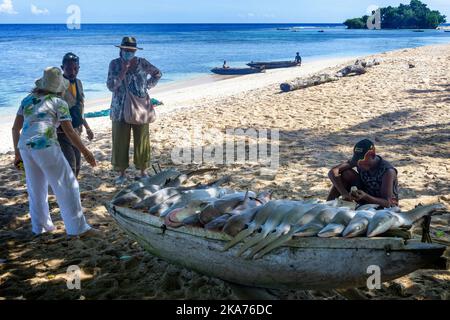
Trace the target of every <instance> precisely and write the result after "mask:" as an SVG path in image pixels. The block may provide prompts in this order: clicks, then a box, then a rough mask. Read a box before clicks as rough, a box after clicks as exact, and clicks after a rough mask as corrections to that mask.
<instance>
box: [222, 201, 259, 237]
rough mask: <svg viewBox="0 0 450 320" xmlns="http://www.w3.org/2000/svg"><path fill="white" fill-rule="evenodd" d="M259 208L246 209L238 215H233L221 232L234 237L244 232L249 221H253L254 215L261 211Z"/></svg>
mask: <svg viewBox="0 0 450 320" xmlns="http://www.w3.org/2000/svg"><path fill="white" fill-rule="evenodd" d="M261 207H262V206H259V207H254V208H248V209H246V210H244V211H242V212H241V213H240V214H233V215H232V217H231V218H230V219H229V220H228V221H227V223H226V224H225V225H224V227H223V229H222V231H223V232H225V233H226V234H228V235H229V236H232V237H235V236H236V235H237V234H238V233H239V232H241V231H242V230H244V228H245V226H246V225H247V224H248V223H250V221H251V220H253V218H254V217H255V215H256V213H257V212H258V210H260V209H261Z"/></svg>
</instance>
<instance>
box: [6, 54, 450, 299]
mask: <svg viewBox="0 0 450 320" xmlns="http://www.w3.org/2000/svg"><path fill="white" fill-rule="evenodd" d="M377 57H379V58H381V59H382V60H383V63H382V64H381V65H380V66H377V67H374V68H372V69H370V71H369V72H368V73H367V74H365V75H362V76H358V77H349V78H345V79H342V80H340V81H339V82H334V83H329V84H325V85H322V86H318V87H314V88H309V89H306V90H299V91H295V92H291V93H286V94H280V92H279V87H278V83H272V84H270V85H267V86H265V87H259V88H256V89H252V90H250V91H248V90H247V91H242V92H236V91H234V90H233V91H232V92H231V94H230V95H228V94H227V91H224V94H223V96H214V97H205V98H194V100H192V101H191V102H190V105H188V104H186V106H195V107H196V108H188V109H183V110H179V111H177V112H169V113H165V114H162V115H160V117H159V119H158V121H157V122H156V123H154V124H153V125H152V131H153V134H152V151H153V159H154V160H155V161H156V160H157V161H159V162H160V163H161V165H162V166H163V167H170V166H172V162H171V159H170V152H171V150H172V149H173V147H174V146H176V145H179V143H180V141H181V140H183V138H185V137H183V138H180V137H179V136H178V135H177V133H179V132H180V131H179V130H180V129H188V130H193V128H194V127H197V126H202V127H203V128H204V129H210V128H216V129H218V130H219V131H223V130H225V129H226V128H256V129H267V128H278V129H280V154H281V158H280V162H281V167H280V168H279V170H278V171H277V172H276V175H274V176H265V175H264V174H263V175H262V174H261V173H263V172H264V168H262V167H261V166H260V165H257V164H256V165H239V164H236V165H230V166H223V167H221V172H220V174H221V175H223V174H230V175H232V176H233V177H234V180H233V182H232V183H231V186H232V187H233V188H241V189H245V188H247V187H250V188H251V189H254V190H263V189H273V190H274V191H275V193H274V197H276V198H301V197H319V198H324V197H325V196H326V194H327V191H328V190H329V188H330V186H331V184H330V183H329V181H328V180H327V178H326V175H327V172H328V170H329V168H330V167H331V166H332V165H334V164H337V163H339V162H340V161H343V160H345V159H347V158H348V157H349V156H350V154H351V150H352V145H353V144H354V143H355V142H356V141H357V140H358V139H360V138H366V137H368V138H371V139H374V140H375V142H376V145H377V149H378V152H379V153H380V155H382V156H384V157H385V158H386V159H387V160H389V161H391V162H392V163H393V164H394V165H396V167H397V168H398V170H399V183H400V189H401V191H400V197H401V205H402V207H403V208H404V209H405V210H407V209H411V208H412V207H414V206H415V205H417V204H419V203H431V202H436V201H441V202H443V203H444V204H446V205H447V206H450V184H449V178H450V173H449V170H450V163H449V158H450V45H443V46H432V47H423V48H418V49H407V50H400V51H396V52H390V53H385V54H381V55H378V56H377ZM410 62H412V63H414V64H415V68H409V63H410ZM267 76H270V74H268V75H267ZM292 77H294V75H291V76H290V78H292ZM290 78H289V77H287V78H286V79H285V80H289V79H290ZM227 81H245V79H230V80H227ZM242 87H243V89H244V90H245V88H246V86H245V85H242ZM92 126H93V127H94V128H96V130H95V131H96V133H97V138H96V140H95V141H94V142H92V143H88V145H89V147H90V148H91V149H92V150H95V154H96V157H97V159H98V160H99V167H98V168H96V169H90V168H87V167H86V166H84V167H83V169H82V176H81V182H80V184H81V190H82V199H83V205H84V207H85V208H86V215H87V217H88V219H89V221H90V222H91V223H92V224H93V225H94V226H96V227H98V228H99V229H100V230H102V231H103V232H104V234H105V237H104V239H102V240H86V241H81V240H67V239H66V238H65V236H64V229H63V224H62V222H61V220H60V216H59V210H58V208H57V205H56V202H55V199H54V198H51V199H50V203H51V207H52V214H53V218H54V220H55V221H56V225H57V226H58V230H57V232H55V233H54V234H51V235H45V236H42V237H32V236H31V235H30V219H29V214H28V209H27V205H28V202H27V198H26V197H27V196H26V189H25V187H24V184H23V182H22V181H21V179H22V178H21V175H20V174H19V173H17V172H16V171H14V170H13V169H12V166H11V163H12V159H13V158H12V155H3V156H0V180H1V181H2V183H1V184H0V225H1V228H0V243H2V245H1V246H0V259H1V260H0V297H3V298H8V299H12V298H24V299H62V298H68V299H79V298H80V297H81V298H82V299H109V298H114V299H128V298H138V299H184V298H192V299H208V298H217V299H233V298H234V297H235V295H234V294H233V291H232V290H231V288H230V287H229V286H228V285H227V284H225V283H224V282H222V281H220V280H217V279H211V278H207V277H204V276H201V275H198V274H196V273H194V272H191V271H188V270H184V269H181V268H178V267H176V266H171V265H169V264H167V263H166V262H164V261H162V260H160V259H157V258H155V257H152V256H151V255H149V254H147V253H146V252H144V251H143V250H142V249H141V248H140V247H139V246H138V245H137V244H136V243H135V242H133V241H131V240H129V239H128V238H127V237H126V236H125V235H124V234H123V233H122V232H121V231H120V230H119V229H118V228H117V227H116V225H115V224H114V222H113V221H112V219H111V218H109V216H108V215H107V213H106V210H105V209H104V208H103V206H102V202H104V201H108V200H109V199H110V198H111V196H112V194H114V192H115V191H116V189H115V188H114V187H113V186H112V180H113V177H114V175H113V173H111V171H110V169H111V166H110V163H109V157H110V148H111V145H110V124H109V121H108V120H107V119H106V120H105V119H96V120H94V121H92ZM215 142H216V138H215V137H214V136H209V137H207V144H214V143H215ZM190 167H195V166H194V165H192V166H182V168H190ZM262 169H263V170H262ZM215 177H217V176H216V175H214V174H211V175H205V176H203V177H196V178H194V179H192V183H196V182H199V181H209V180H212V179H214V178H215ZM449 220H450V218H449V216H448V215H446V216H442V217H435V218H433V228H432V233H433V238H434V239H435V240H438V241H440V242H443V243H450V228H449ZM447 257H450V255H449V253H448V250H447ZM73 264H76V265H79V266H80V267H81V268H82V270H83V277H82V290H81V291H71V290H67V288H66V285H65V279H64V277H65V272H66V269H67V266H69V265H73ZM449 285H450V271H448V270H447V271H418V272H415V273H413V274H411V275H409V276H406V277H403V278H401V279H398V280H396V281H393V282H390V283H386V284H384V285H383V288H382V290H378V291H371V292H368V291H365V295H366V296H367V297H369V298H373V299H388V298H396V299H449V295H448V293H449V292H450V290H449V289H450V288H449ZM274 293H275V294H276V295H277V296H279V297H280V298H283V299H305V298H306V299H307V298H316V299H339V298H342V296H340V295H338V294H337V293H335V292H331V291H330V292H314V291H289V292H274Z"/></svg>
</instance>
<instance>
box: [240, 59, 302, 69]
mask: <svg viewBox="0 0 450 320" xmlns="http://www.w3.org/2000/svg"><path fill="white" fill-rule="evenodd" d="M247 65H248V66H249V67H252V68H264V69H278V68H291V67H297V66H301V63H299V62H295V61H266V62H253V61H252V62H250V63H247Z"/></svg>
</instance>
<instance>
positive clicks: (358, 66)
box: [280, 59, 380, 92]
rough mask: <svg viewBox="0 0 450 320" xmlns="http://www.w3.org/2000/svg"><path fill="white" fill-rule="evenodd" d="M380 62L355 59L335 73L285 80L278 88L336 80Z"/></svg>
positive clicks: (360, 72) (305, 85) (360, 71)
mask: <svg viewBox="0 0 450 320" xmlns="http://www.w3.org/2000/svg"><path fill="white" fill-rule="evenodd" d="M379 64H380V60H378V59H374V60H369V61H366V60H356V62H355V63H354V64H352V65H350V66H347V67H345V68H343V69H341V70H339V71H337V72H336V73H334V74H333V73H322V74H318V75H313V76H310V77H308V78H297V79H295V80H293V81H291V82H285V83H282V84H281V85H280V89H281V91H283V92H289V91H294V90H298V89H305V88H308V87H313V86H318V85H321V84H324V83H327V82H332V81H338V80H339V79H340V78H342V77H347V76H350V75H361V74H364V73H366V72H367V68H371V67H373V66H377V65H379Z"/></svg>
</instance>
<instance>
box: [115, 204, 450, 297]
mask: <svg viewBox="0 0 450 320" xmlns="http://www.w3.org/2000/svg"><path fill="white" fill-rule="evenodd" d="M107 209H108V211H109V213H110V214H111V216H112V217H113V218H114V219H115V220H116V221H117V223H118V225H119V226H120V227H121V228H122V229H123V230H125V231H126V232H127V233H128V234H129V235H130V236H131V237H132V238H133V239H135V240H136V241H137V242H139V243H140V244H141V245H142V247H143V248H145V249H146V250H147V251H149V252H150V253H151V254H153V255H155V256H158V257H160V258H162V259H164V260H166V261H168V262H171V263H173V264H176V265H179V266H182V267H185V268H187V269H191V270H194V271H197V272H199V273H201V274H204V275H207V276H211V277H216V278H220V279H222V280H225V281H228V282H231V283H235V284H239V285H244V286H249V287H256V288H266V289H312V290H315V289H317V290H327V289H345V288H354V287H361V286H366V283H367V279H368V277H369V276H370V275H371V272H373V271H371V269H370V268H373V267H371V266H375V268H378V267H379V269H378V270H380V271H381V279H382V281H383V282H384V281H390V280H393V279H396V278H399V277H401V276H404V275H406V274H409V273H411V272H413V271H415V270H418V269H443V268H444V269H445V268H446V260H445V258H442V254H443V253H444V251H445V249H446V247H445V246H443V245H437V244H426V243H421V242H419V241H417V240H409V241H405V240H404V239H402V238H354V239H344V238H330V239H324V238H301V239H298V240H291V241H290V242H288V243H286V245H285V246H284V247H280V248H278V249H276V250H274V251H273V252H272V253H270V254H267V255H266V256H264V257H262V258H261V259H258V260H251V259H246V258H244V257H236V252H237V250H238V249H239V245H238V246H237V247H236V248H232V249H230V250H228V251H225V252H223V251H222V248H223V246H224V245H225V243H227V242H228V241H229V240H231V238H230V237H229V236H228V235H226V234H224V233H218V232H210V231H208V230H205V229H201V228H195V227H181V228H178V229H172V228H167V227H165V225H164V221H163V220H162V219H161V218H159V217H155V216H152V215H149V214H145V213H143V212H140V211H135V210H132V209H128V208H122V207H115V206H113V205H107Z"/></svg>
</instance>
